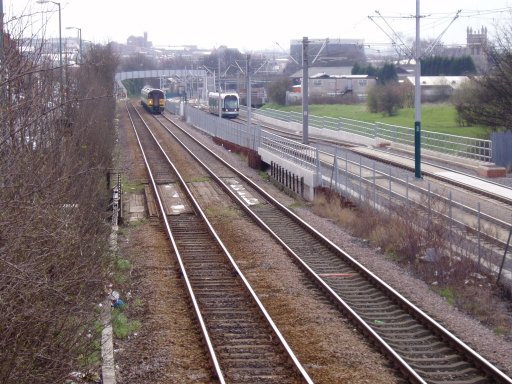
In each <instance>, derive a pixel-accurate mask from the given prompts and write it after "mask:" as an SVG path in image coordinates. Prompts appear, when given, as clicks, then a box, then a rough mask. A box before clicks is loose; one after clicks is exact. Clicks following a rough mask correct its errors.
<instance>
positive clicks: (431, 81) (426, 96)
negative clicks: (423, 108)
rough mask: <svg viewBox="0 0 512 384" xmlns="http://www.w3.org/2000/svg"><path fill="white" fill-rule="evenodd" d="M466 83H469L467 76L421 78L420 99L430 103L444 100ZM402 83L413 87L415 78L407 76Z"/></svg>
mask: <svg viewBox="0 0 512 384" xmlns="http://www.w3.org/2000/svg"><path fill="white" fill-rule="evenodd" d="M466 81H469V77H468V76H421V77H420V89H421V99H422V101H431V102H435V101H442V100H446V99H448V98H449V97H450V96H451V95H452V94H453V92H454V91H455V90H456V89H457V88H459V87H460V86H461V84H462V83H464V82H466ZM404 83H405V84H410V85H411V87H414V86H415V84H416V78H415V77H414V76H407V77H406V78H405V80H404Z"/></svg>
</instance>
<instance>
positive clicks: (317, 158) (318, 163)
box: [315, 148, 322, 186]
mask: <svg viewBox="0 0 512 384" xmlns="http://www.w3.org/2000/svg"><path fill="white" fill-rule="evenodd" d="M315 156H316V176H317V183H318V186H322V177H321V172H320V153H319V151H318V148H316V149H315Z"/></svg>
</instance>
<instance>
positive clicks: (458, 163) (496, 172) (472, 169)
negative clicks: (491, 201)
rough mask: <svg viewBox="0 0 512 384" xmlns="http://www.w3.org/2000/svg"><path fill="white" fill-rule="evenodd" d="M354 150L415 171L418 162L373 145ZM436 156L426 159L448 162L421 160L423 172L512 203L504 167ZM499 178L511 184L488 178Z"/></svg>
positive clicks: (353, 149) (509, 178) (511, 178)
mask: <svg viewBox="0 0 512 384" xmlns="http://www.w3.org/2000/svg"><path fill="white" fill-rule="evenodd" d="M351 151H352V152H354V153H358V154H360V155H362V156H365V157H368V158H372V159H375V160H379V161H381V162H386V163H389V164H392V165H395V166H399V167H402V168H405V169H409V170H411V171H414V170H415V161H414V158H412V157H411V156H412V155H411V154H407V153H406V154H400V153H398V152H397V153H395V152H393V151H391V150H387V149H381V148H373V147H369V146H359V147H353V148H351ZM407 155H408V156H407ZM433 156H434V155H426V156H424V158H426V159H433V160H434V159H435V160H438V161H441V162H443V163H446V166H444V167H443V166H438V165H435V164H433V163H429V162H428V161H427V162H426V163H424V162H422V163H421V173H422V175H425V176H431V177H434V178H437V179H444V180H446V181H450V182H453V183H456V184H458V185H463V186H466V187H468V188H469V189H478V190H480V191H486V192H488V193H491V194H493V195H495V196H498V197H500V198H501V199H502V200H506V201H510V202H512V189H511V188H510V186H511V185H512V176H509V177H507V172H506V169H505V168H502V167H495V166H493V165H492V164H488V163H484V162H478V161H474V160H470V159H468V160H467V161H462V160H461V159H456V160H451V159H449V158H444V157H443V158H441V157H440V156H442V155H437V157H436V158H434V157H433ZM422 157H423V155H422ZM450 165H451V166H454V167H455V168H456V169H459V170H461V171H462V172H464V171H466V172H467V174H464V173H459V172H454V171H451V170H448V168H447V167H448V166H450ZM473 175H474V176H473ZM496 177H499V178H507V180H510V182H509V183H507V184H508V186H507V185H503V184H500V183H497V182H494V181H491V180H487V179H495V178H496Z"/></svg>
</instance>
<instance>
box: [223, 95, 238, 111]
mask: <svg viewBox="0 0 512 384" xmlns="http://www.w3.org/2000/svg"><path fill="white" fill-rule="evenodd" d="M224 108H228V109H234V108H238V99H237V98H236V96H226V98H225V99H224Z"/></svg>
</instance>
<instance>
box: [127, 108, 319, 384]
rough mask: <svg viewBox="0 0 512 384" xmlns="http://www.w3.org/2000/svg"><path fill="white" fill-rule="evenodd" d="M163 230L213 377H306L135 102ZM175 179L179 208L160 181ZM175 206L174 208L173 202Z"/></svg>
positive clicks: (243, 380) (301, 379)
mask: <svg viewBox="0 0 512 384" xmlns="http://www.w3.org/2000/svg"><path fill="white" fill-rule="evenodd" d="M127 108H128V113H129V115H130V119H131V121H132V124H133V129H134V131H135V133H136V136H137V140H138V142H139V145H140V148H141V151H142V154H143V157H144V161H145V163H146V166H147V169H148V174H149V178H150V180H151V184H152V185H153V188H154V192H155V199H156V201H157V205H158V207H159V209H160V217H161V218H162V219H163V222H164V225H165V227H166V232H167V235H168V237H169V239H170V242H171V244H172V247H173V249H174V253H175V255H176V257H177V258H178V261H179V264H180V269H181V273H182V275H183V279H184V281H185V283H186V286H187V290H188V293H189V296H190V300H191V302H192V307H193V308H194V312H195V315H196V318H197V320H198V323H199V325H200V328H201V332H202V335H203V339H204V342H205V346H206V349H207V350H208V353H209V357H210V360H211V365H212V369H213V376H214V378H215V380H216V382H219V383H254V382H258V383H279V384H281V383H285V384H286V383H312V381H311V379H310V378H309V376H308V374H307V373H306V371H305V370H304V368H302V366H301V365H300V363H299V362H298V360H297V358H296V357H295V355H294V354H293V352H292V351H291V349H290V348H289V346H288V345H287V344H286V341H285V340H284V339H283V337H282V336H281V334H280V332H279V330H278V329H277V327H276V326H275V324H274V323H273V322H272V319H271V318H270V317H269V316H268V314H267V313H266V311H265V309H264V308H263V306H262V305H261V303H260V302H259V300H258V298H257V297H256V295H255V294H254V291H253V290H252V288H251V287H250V285H249V284H248V282H247V280H246V279H245V277H244V276H243V275H242V273H241V272H240V270H239V269H238V267H237V266H236V264H235V262H234V260H233V259H232V257H231V256H230V254H229V252H228V251H227V250H226V248H225V247H224V245H223V244H222V242H221V240H220V239H219V238H218V236H217V235H216V233H215V231H214V230H213V228H212V226H211V225H210V224H209V222H208V220H207V218H206V215H205V214H204V212H202V210H201V208H200V207H199V205H198V204H197V202H196V200H195V199H194V197H193V196H192V194H191V193H190V190H189V189H188V187H187V186H186V184H185V182H184V181H183V179H182V177H181V175H180V174H179V173H178V170H177V169H176V168H175V166H174V165H173V164H172V163H171V161H170V160H169V158H168V157H167V156H166V155H165V154H164V153H163V150H162V148H161V147H160V146H159V145H157V143H156V140H155V139H154V136H153V135H152V133H151V132H150V129H149V127H148V126H147V125H146V124H145V123H144V122H143V120H142V118H141V117H140V115H138V116H137V114H138V113H137V111H136V109H135V108H134V107H133V106H127ZM170 186H176V188H177V189H176V193H178V194H179V195H180V196H186V200H184V201H180V204H178V205H179V206H180V208H179V214H176V213H177V212H176V211H174V212H169V207H166V206H164V204H163V202H162V201H163V198H162V197H161V196H160V193H161V192H160V191H161V190H162V188H165V187H170ZM175 209H176V208H175Z"/></svg>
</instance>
